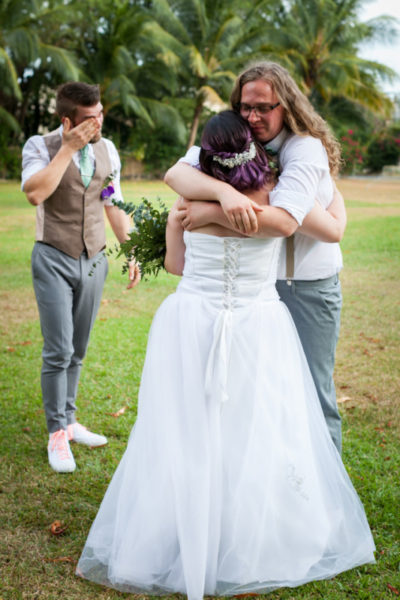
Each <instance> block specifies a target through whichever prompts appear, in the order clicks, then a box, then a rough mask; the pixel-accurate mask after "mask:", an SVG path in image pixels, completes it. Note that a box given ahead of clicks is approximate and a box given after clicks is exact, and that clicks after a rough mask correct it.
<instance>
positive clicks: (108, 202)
mask: <svg viewBox="0 0 400 600" xmlns="http://www.w3.org/2000/svg"><path fill="white" fill-rule="evenodd" d="M103 140H104V142H105V143H106V145H107V151H108V156H109V158H110V163H111V171H112V175H113V186H114V194H113V200H115V201H118V202H123V201H124V198H123V196H122V190H121V160H120V158H119V154H118V151H117V149H116V147H115V146H114V144H113V142H112V141H111V140H108V139H106V138H103ZM113 200H112V199H111V198H105V199H104V205H105V206H113Z"/></svg>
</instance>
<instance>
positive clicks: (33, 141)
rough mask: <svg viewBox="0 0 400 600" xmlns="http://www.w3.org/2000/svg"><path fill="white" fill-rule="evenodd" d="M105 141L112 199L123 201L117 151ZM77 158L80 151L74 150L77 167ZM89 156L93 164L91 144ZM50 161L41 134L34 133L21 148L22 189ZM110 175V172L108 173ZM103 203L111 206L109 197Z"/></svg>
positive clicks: (61, 128)
mask: <svg viewBox="0 0 400 600" xmlns="http://www.w3.org/2000/svg"><path fill="white" fill-rule="evenodd" d="M59 131H60V136H62V131H63V126H62V125H61V126H60V129H59ZM102 140H103V141H104V142H105V144H106V147H107V151H108V156H109V158H110V164H111V172H112V173H113V183H114V190H115V194H114V199H115V200H118V201H121V202H123V197H122V192H121V183H120V178H121V161H120V158H119V155H118V152H117V149H116V147H115V146H114V144H113V142H112V141H111V140H107V139H106V138H102ZM79 158H80V153H79V150H78V152H75V154H74V155H73V157H72V160H73V161H74V163H75V164H76V166H77V167H78V169H79ZM89 158H90V159H91V161H92V163H93V166H95V157H94V151H93V146H92V144H89ZM49 163H50V156H49V152H48V150H47V147H46V144H45V141H44V139H43V136H42V135H34V136H32V137H30V138H29V139H28V140H27V142H26V144H25V146H24V147H23V150H22V183H21V188H22V190H23V189H24V185H25V183H26V182H27V181H28V179H29V178H30V177H32V175H35V173H38V172H39V171H41V170H42V169H44V168H45V167H47V165H48V164H49ZM110 175H111V173H110ZM104 204H105V205H106V206H112V205H113V203H112V200H111V199H110V198H105V199H104Z"/></svg>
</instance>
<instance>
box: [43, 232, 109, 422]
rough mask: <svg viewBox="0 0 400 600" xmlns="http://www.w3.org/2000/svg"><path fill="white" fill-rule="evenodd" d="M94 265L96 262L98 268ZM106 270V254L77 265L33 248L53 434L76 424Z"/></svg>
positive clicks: (62, 255) (45, 394)
mask: <svg viewBox="0 0 400 600" xmlns="http://www.w3.org/2000/svg"><path fill="white" fill-rule="evenodd" d="M93 263H97V264H96V268H94V269H93ZM91 270H92V271H93V274H92V275H91V276H89V273H90V271H91ZM107 271H108V264H107V259H106V257H105V256H104V255H103V253H102V252H101V253H99V254H98V255H97V256H95V257H93V258H90V259H89V258H88V257H87V255H86V253H83V254H82V255H81V256H80V257H79V258H78V259H77V260H76V259H74V258H72V257H71V256H68V255H67V254H65V253H64V252H61V251H60V250H57V249H56V248H53V247H52V246H48V245H47V244H42V243H40V242H37V243H36V244H35V246H34V248H33V252H32V277H33V286H34V289H35V295H36V300H37V304H38V308H39V315H40V326H41V330H42V335H43V340H44V344H43V352H42V357H43V366H42V377H41V382H42V395H43V405H44V410H45V413H46V421H47V428H48V430H49V433H53V432H54V431H58V430H59V429H66V427H67V425H69V424H70V423H74V422H75V410H76V405H75V399H76V394H77V390H78V382H79V375H80V371H81V367H82V360H83V358H84V356H85V354H86V349H87V346H88V343H89V336H90V331H91V329H92V326H93V323H94V320H95V318H96V314H97V311H98V308H99V305H100V299H101V294H102V291H103V286H104V281H105V278H106V276H107Z"/></svg>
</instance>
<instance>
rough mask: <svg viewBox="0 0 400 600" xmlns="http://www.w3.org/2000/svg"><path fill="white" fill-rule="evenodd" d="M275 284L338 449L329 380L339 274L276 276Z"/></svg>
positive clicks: (338, 428) (338, 421) (338, 433)
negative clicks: (310, 277)
mask: <svg viewBox="0 0 400 600" xmlns="http://www.w3.org/2000/svg"><path fill="white" fill-rule="evenodd" d="M276 288H277V290H278V294H279V296H280V298H281V300H282V301H283V302H284V303H285V304H286V306H287V307H288V309H289V311H290V314H291V315H292V318H293V321H294V322H295V325H296V328H297V332H298V334H299V337H300V340H301V343H302V345H303V349H304V353H305V355H306V357H307V361H308V365H309V367H310V371H311V374H312V376H313V379H314V383H315V387H316V388H317V392H318V397H319V401H320V403H321V407H322V411H323V413H324V416H325V420H326V423H327V425H328V429H329V432H330V434H331V437H332V440H333V442H334V444H335V446H336V448H337V449H338V450H339V452H341V447H342V431H341V419H340V414H339V410H338V407H337V402H336V391H335V384H334V382H333V370H334V366H335V352H336V344H337V341H338V337H339V328H340V311H341V308H342V293H341V288H340V281H339V277H338V276H337V275H335V276H333V277H329V278H328V279H319V280H316V281H298V280H297V281H291V282H290V284H288V283H287V282H286V280H279V281H277V283H276Z"/></svg>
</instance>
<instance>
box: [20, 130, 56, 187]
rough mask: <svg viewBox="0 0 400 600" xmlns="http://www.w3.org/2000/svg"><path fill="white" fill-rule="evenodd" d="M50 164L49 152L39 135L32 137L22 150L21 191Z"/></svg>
mask: <svg viewBox="0 0 400 600" xmlns="http://www.w3.org/2000/svg"><path fill="white" fill-rule="evenodd" d="M49 162H50V156H49V152H48V150H47V148H46V144H45V143H44V140H43V137H42V136H41V135H34V136H32V137H31V138H29V140H28V141H27V142H26V144H25V146H24V147H23V149H22V175H21V189H22V190H23V189H24V185H25V183H26V182H27V181H28V179H30V178H31V177H32V175H35V174H36V173H38V172H39V171H41V170H42V169H44V168H45V167H47V165H48V164H49Z"/></svg>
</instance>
